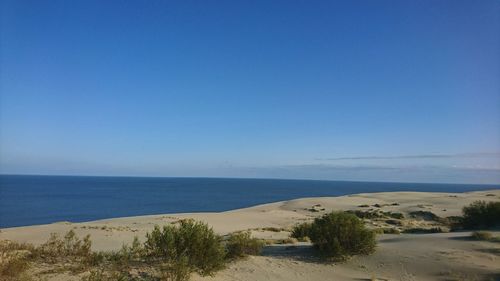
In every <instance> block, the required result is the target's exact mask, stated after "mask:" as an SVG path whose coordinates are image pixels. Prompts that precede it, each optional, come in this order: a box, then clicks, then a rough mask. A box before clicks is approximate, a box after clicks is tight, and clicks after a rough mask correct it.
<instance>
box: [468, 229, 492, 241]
mask: <svg viewBox="0 0 500 281" xmlns="http://www.w3.org/2000/svg"><path fill="white" fill-rule="evenodd" d="M471 237H472V238H474V239H476V240H483V241H489V240H491V239H492V238H493V234H492V233H491V232H488V231H474V232H472V234H471Z"/></svg>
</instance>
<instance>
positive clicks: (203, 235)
mask: <svg viewBox="0 0 500 281" xmlns="http://www.w3.org/2000/svg"><path fill="white" fill-rule="evenodd" d="M221 241H222V239H221V237H220V236H219V235H216V234H215V233H214V231H213V229H212V228H209V227H208V225H207V224H204V223H202V222H195V221H193V220H183V221H181V222H180V225H179V226H175V225H166V226H164V227H163V229H160V228H159V227H158V226H155V228H154V230H153V231H152V232H151V233H148V234H146V242H145V243H144V246H145V251H146V253H147V255H148V256H149V257H150V258H153V259H156V260H161V261H164V262H166V263H169V264H173V263H174V262H175V261H178V260H179V259H181V258H182V257H185V258H186V259H187V263H188V265H189V267H191V268H192V269H193V270H195V271H197V272H198V273H200V274H201V275H208V274H211V273H213V272H214V271H216V270H218V269H221V268H223V267H224V258H225V254H226V253H225V249H224V247H223V245H222V242H221Z"/></svg>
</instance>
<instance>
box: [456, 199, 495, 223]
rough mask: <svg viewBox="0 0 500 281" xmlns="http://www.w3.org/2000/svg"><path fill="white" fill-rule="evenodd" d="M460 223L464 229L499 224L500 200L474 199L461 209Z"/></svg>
mask: <svg viewBox="0 0 500 281" xmlns="http://www.w3.org/2000/svg"><path fill="white" fill-rule="evenodd" d="M462 213H463V218H462V225H463V227H464V228H466V229H481V228H492V227H498V226H500V202H485V201H475V202H473V203H472V204H470V205H469V206H466V207H464V208H463V209H462Z"/></svg>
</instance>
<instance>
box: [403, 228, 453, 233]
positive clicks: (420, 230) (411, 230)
mask: <svg viewBox="0 0 500 281" xmlns="http://www.w3.org/2000/svg"><path fill="white" fill-rule="evenodd" d="M403 232H404V233H411V234H417V233H422V234H425V233H442V232H444V231H443V229H442V228H441V227H431V228H423V227H415V228H408V229H405V230H404V231H403Z"/></svg>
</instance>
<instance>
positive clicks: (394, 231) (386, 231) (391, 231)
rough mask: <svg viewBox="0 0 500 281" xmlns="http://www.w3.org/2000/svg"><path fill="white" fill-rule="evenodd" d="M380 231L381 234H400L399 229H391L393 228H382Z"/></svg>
mask: <svg viewBox="0 0 500 281" xmlns="http://www.w3.org/2000/svg"><path fill="white" fill-rule="evenodd" d="M379 229H381V230H382V233H383V234H401V232H400V231H399V229H397V228H393V227H384V228H379Z"/></svg>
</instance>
